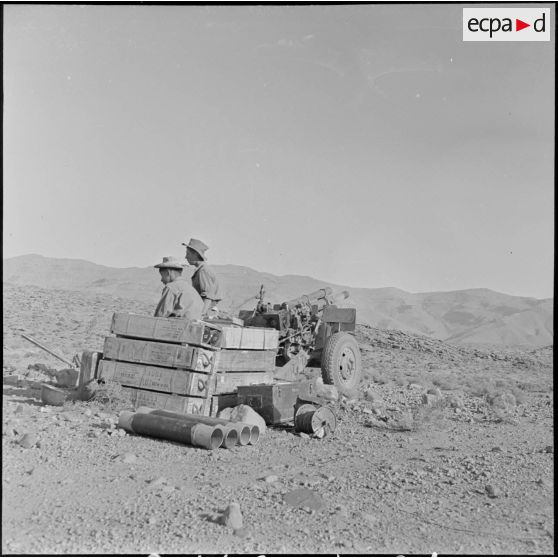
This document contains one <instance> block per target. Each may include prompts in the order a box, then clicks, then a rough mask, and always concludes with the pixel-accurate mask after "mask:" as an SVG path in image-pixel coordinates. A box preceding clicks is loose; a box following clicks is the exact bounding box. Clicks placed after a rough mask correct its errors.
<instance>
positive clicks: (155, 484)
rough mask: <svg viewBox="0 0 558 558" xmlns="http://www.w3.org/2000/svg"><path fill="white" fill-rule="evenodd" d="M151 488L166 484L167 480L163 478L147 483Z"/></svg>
mask: <svg viewBox="0 0 558 558" xmlns="http://www.w3.org/2000/svg"><path fill="white" fill-rule="evenodd" d="M149 484H150V485H151V486H161V485H162V484H167V479H166V478H165V477H157V478H155V479H151V480H150V481H149Z"/></svg>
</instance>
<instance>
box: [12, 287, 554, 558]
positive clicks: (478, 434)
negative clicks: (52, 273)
mask: <svg viewBox="0 0 558 558" xmlns="http://www.w3.org/2000/svg"><path fill="white" fill-rule="evenodd" d="M116 310H118V311H134V312H137V313H143V312H149V310H150V309H149V308H146V307H144V306H143V305H141V304H139V305H138V304H136V303H134V302H133V301H130V300H124V299H114V298H111V297H108V296H103V295H84V294H79V293H72V292H66V291H50V290H43V289H39V288H35V287H15V286H11V285H4V390H3V438H2V444H3V446H2V454H3V475H2V486H3V492H2V510H3V513H2V535H3V536H2V553H3V554H37V553H40V554H62V553H63V554H77V553H82V554H98V553H111V554H112V553H133V554H138V553H144V554H145V553H179V554H198V553H206V554H207V553H218V554H224V553H228V554H232V553H258V554H272V553H274V554H277V553H279V554H300V553H312V554H315V553H339V554H355V553H361V554H379V553H390V554H391V553H394V554H395V553H403V554H411V553H412V554H419V553H424V554H431V553H433V552H437V553H438V554H456V553H458V554H483V555H484V554H506V555H510V554H519V555H524V554H537V555H541V554H543V555H544V554H548V555H551V554H553V553H554V527H553V525H554V508H553V493H554V486H553V472H554V453H553V451H554V446H553V405H554V402H553V392H552V346H550V347H545V348H543V349H538V350H519V349H514V350H511V349H506V350H504V349H499V348H491V349H487V348H486V347H484V348H481V347H470V348H463V347H453V346H450V345H447V344H444V343H442V342H439V341H435V340H432V339H429V338H426V337H420V336H414V335H407V334H405V333H402V332H398V331H385V330H378V329H375V328H370V327H366V326H359V328H358V332H357V339H358V341H359V344H360V347H361V351H362V354H363V363H364V379H363V382H362V385H361V386H360V389H359V391H358V392H355V393H354V394H352V395H351V394H350V395H349V397H344V398H341V400H340V401H338V402H336V403H334V404H333V408H334V410H335V413H336V416H337V420H338V428H337V430H336V431H335V433H334V434H333V435H332V436H329V437H325V438H323V439H321V440H318V439H312V438H308V437H305V436H300V435H297V434H295V433H294V432H293V430H292V428H290V426H288V425H287V426H285V427H280V428H272V429H269V430H268V431H267V433H266V435H265V436H264V437H263V438H262V439H261V440H260V441H259V442H258V444H256V445H255V446H245V447H236V448H234V449H232V450H225V449H218V450H215V451H213V452H209V451H206V450H202V449H196V448H191V447H187V446H182V445H179V444H174V443H170V442H164V441H160V440H154V439H149V438H144V437H138V436H132V435H128V434H126V433H125V432H124V431H122V430H120V429H118V428H116V427H115V422H116V419H117V416H118V411H119V410H120V409H121V408H123V407H124V406H125V402H123V401H122V400H120V399H119V398H118V397H117V396H114V397H113V398H108V399H107V398H105V399H96V400H93V401H90V402H76V403H67V404H66V405H65V406H64V407H50V406H44V405H42V403H41V401H40V387H39V386H40V382H53V379H52V376H51V375H49V374H47V372H48V369H49V368H54V369H62V368H64V365H63V364H61V363H60V362H57V361H56V360H55V359H53V358H51V357H50V356H49V355H48V354H46V353H44V352H43V351H41V350H40V349H37V348H35V347H34V346H33V345H31V344H29V343H28V342H27V341H25V340H24V339H22V338H21V337H20V333H27V334H29V335H31V336H33V337H35V338H37V339H38V340H39V341H42V342H44V343H47V344H48V345H49V346H50V347H52V348H54V349H55V350H57V351H58V352H60V353H62V354H64V355H65V356H66V357H68V358H71V357H72V355H73V354H75V353H78V352H80V351H81V350H83V349H96V350H100V349H101V347H102V341H103V338H104V336H105V335H106V334H107V333H108V329H109V323H110V318H111V316H112V313H113V312H114V311H116ZM316 372H317V371H316ZM231 503H238V504H239V506H240V511H241V514H242V527H241V528H240V529H236V530H235V531H233V529H232V527H231V526H227V525H224V524H223V523H224V522H223V512H224V510H225V509H226V508H227V506H229V505H230V504H231ZM237 527H238V526H237Z"/></svg>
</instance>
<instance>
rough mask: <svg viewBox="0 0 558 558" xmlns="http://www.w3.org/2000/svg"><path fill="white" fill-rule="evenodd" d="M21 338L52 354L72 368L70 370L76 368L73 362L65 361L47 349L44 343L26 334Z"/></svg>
mask: <svg viewBox="0 0 558 558" xmlns="http://www.w3.org/2000/svg"><path fill="white" fill-rule="evenodd" d="M21 336H22V337H23V338H24V339H27V341H29V342H30V343H33V345H37V347H39V348H40V349H43V351H46V352H47V353H49V354H51V355H52V356H53V357H56V358H57V359H58V360H61V361H62V362H63V363H64V364H67V365H68V366H70V368H75V366H74V363H73V362H70V361H69V360H67V359H65V358H64V357H63V356H60V355H59V354H57V353H55V352H54V351H53V350H52V349H49V348H48V347H45V346H44V345H43V344H42V343H39V342H38V341H36V340H35V339H33V338H32V337H29V336H28V335H25V334H24V333H22V334H21Z"/></svg>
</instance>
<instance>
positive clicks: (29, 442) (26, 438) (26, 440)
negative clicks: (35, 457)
mask: <svg viewBox="0 0 558 558" xmlns="http://www.w3.org/2000/svg"><path fill="white" fill-rule="evenodd" d="M38 441H39V438H38V437H37V436H36V435H35V434H24V435H23V437H22V438H21V440H20V441H19V445H20V446H21V447H22V448H25V449H30V448H32V447H34V446H35V445H37V442H38Z"/></svg>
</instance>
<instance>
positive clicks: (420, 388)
mask: <svg viewBox="0 0 558 558" xmlns="http://www.w3.org/2000/svg"><path fill="white" fill-rule="evenodd" d="M407 387H408V388H409V389H416V390H422V389H424V388H423V387H422V386H421V385H420V384H417V383H415V382H411V383H410V384H409V385H408V386H407Z"/></svg>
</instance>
